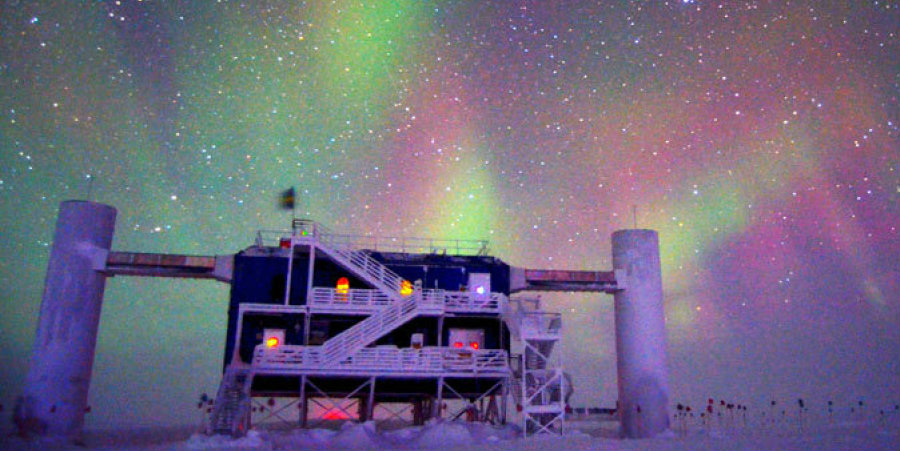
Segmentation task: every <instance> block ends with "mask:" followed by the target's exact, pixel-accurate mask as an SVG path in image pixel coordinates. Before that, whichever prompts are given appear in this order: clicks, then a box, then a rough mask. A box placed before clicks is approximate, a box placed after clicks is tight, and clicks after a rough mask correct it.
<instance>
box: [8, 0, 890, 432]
mask: <svg viewBox="0 0 900 451" xmlns="http://www.w3.org/2000/svg"><path fill="white" fill-rule="evenodd" d="M292 185H293V186H296V187H297V189H298V192H299V193H300V196H299V202H300V204H299V212H298V214H300V215H302V216H306V217H312V218H315V219H317V220H319V221H321V222H323V223H325V224H326V225H328V226H330V227H331V228H333V229H335V230H338V231H343V232H348V233H364V234H372V235H402V236H433V237H446V238H467V239H488V240H490V242H491V250H492V252H493V254H495V255H497V256H499V257H501V258H503V259H504V260H505V261H507V262H509V263H511V264H514V265H517V266H524V267H531V268H561V269H604V270H605V269H611V255H610V243H609V236H610V233H611V232H612V231H613V230H616V229H619V228H626V227H632V226H633V225H634V224H635V223H636V224H637V226H638V227H645V228H652V229H656V230H658V231H659V232H660V240H661V246H662V249H661V251H662V260H663V277H664V286H665V291H666V293H665V295H666V300H665V302H666V309H667V311H666V315H667V325H668V333H669V350H670V355H669V358H670V373H671V382H670V385H671V397H672V401H673V402H677V401H684V402H688V403H697V402H703V401H705V399H706V398H707V397H714V398H716V399H720V398H722V399H728V400H734V401H736V402H741V403H744V404H747V405H749V406H750V407H751V408H762V407H763V406H767V405H768V403H769V400H770V399H779V400H793V399H796V398H799V397H802V398H806V399H807V400H809V401H808V405H810V406H811V408H812V409H819V410H824V405H825V401H826V400H828V399H832V400H834V401H835V403H836V404H837V405H838V406H841V408H843V406H846V407H847V408H849V406H850V405H851V404H855V403H856V402H857V401H858V400H860V399H864V400H865V401H866V402H867V403H868V405H874V406H876V408H877V406H878V405H881V404H883V405H885V406H887V405H891V406H893V404H895V403H896V402H898V401H900V399H898V398H900V395H898V394H897V387H900V231H898V228H900V3H898V2H897V1H776V0H772V1H765V0H760V1H741V2H707V1H703V0H694V1H691V0H683V1H668V2H666V1H628V2H626V1H600V2H563V1H472V2H468V1H453V2H444V1H439V2H432V1H421V0H398V1H393V2H362V1H332V2H325V1H321V2H320V1H310V2H276V1H268V2H266V1H259V2H257V1H246V2H236V1H220V2H213V1H203V2H188V1H185V2H176V1H169V2H162V1H143V2H139V1H121V2H108V1H91V2H88V1H44V2H28V1H16V0H5V1H4V2H2V3H0V249H2V255H3V258H2V259H0V287H2V288H0V308H2V310H0V355H2V361H0V362H2V363H0V403H2V404H3V405H4V406H5V409H4V410H3V413H2V415H4V416H6V415H8V414H9V412H10V410H11V407H12V404H13V399H14V397H15V396H16V395H17V394H18V393H19V391H20V389H21V386H22V383H23V382H24V378H25V374H26V371H27V366H28V359H29V356H30V350H31V344H32V340H33V336H34V327H35V324H36V321H37V312H38V309H39V305H40V297H41V292H42V288H43V279H44V272H45V270H46V265H47V257H48V254H49V250H50V249H49V245H50V241H51V240H52V234H53V227H54V222H55V220H56V213H57V208H58V204H59V202H60V201H63V200H66V199H73V198H79V199H85V198H88V199H90V200H94V201H98V202H103V203H108V204H110V205H113V206H115V207H116V208H118V210H119V217H118V223H117V234H116V237H115V240H114V248H115V249H118V250H130V251H145V252H173V253H188V254H217V253H218V254H226V253H234V252H236V251H238V250H240V249H242V248H244V247H246V246H248V245H250V244H251V242H252V240H253V238H254V234H255V232H256V230H257V229H260V228H269V229H272V228H276V229H277V228H287V226H288V223H289V220H290V215H289V213H285V212H283V211H279V210H278V209H277V208H276V207H277V205H276V198H277V194H278V193H279V192H280V191H281V190H284V189H286V188H287V187H290V186H292ZM227 297H228V287H227V286H226V285H223V284H219V283H216V282H210V281H184V280H166V279H139V278H124V277H116V278H114V279H111V280H109V281H108V284H107V291H106V296H105V300H104V307H103V308H104V311H103V316H102V319H101V325H100V337H99V343H98V347H97V357H96V362H95V366H94V378H93V381H92V385H91V398H90V404H91V405H92V413H91V414H89V415H88V425H89V426H93V427H103V426H117V425H135V424H144V425H148V424H170V423H185V422H195V421H199V420H200V419H201V418H202V415H201V414H200V413H199V412H198V411H197V410H196V406H195V400H196V398H197V396H198V395H199V394H200V393H201V392H203V391H206V392H210V393H215V390H216V387H217V385H218V381H219V371H220V365H221V359H222V353H223V351H222V348H223V343H224V336H225V320H226V313H227ZM544 300H545V302H546V305H547V306H548V308H552V309H556V310H559V311H563V312H564V320H565V321H566V327H567V338H566V340H565V342H564V345H565V346H566V349H565V350H564V362H565V364H566V366H567V367H569V368H570V371H571V372H573V373H574V376H575V384H576V396H575V400H574V404H575V405H604V406H612V405H613V404H614V403H615V398H616V392H615V387H616V381H615V356H614V349H615V344H614V334H613V319H612V298H611V297H610V296H606V295H571V294H557V295H544ZM3 421H4V422H7V423H8V420H3Z"/></svg>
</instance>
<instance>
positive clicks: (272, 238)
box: [256, 219, 489, 255]
mask: <svg viewBox="0 0 900 451" xmlns="http://www.w3.org/2000/svg"><path fill="white" fill-rule="evenodd" d="M294 225H295V227H294V230H293V231H290V230H287V231H285V230H260V231H259V232H257V234H256V245H257V246H279V244H280V240H281V239H282V238H286V237H288V236H290V235H291V234H292V233H294V234H300V235H303V234H304V233H306V234H312V233H315V232H316V231H319V232H321V231H322V229H323V227H322V225H321V224H319V223H316V222H313V221H309V220H305V219H297V220H295V221H294ZM328 233H329V234H330V235H331V236H332V237H333V241H334V242H335V243H338V244H339V245H341V246H344V247H348V248H351V249H366V250H370V251H375V252H401V253H411V254H445V255H488V251H489V250H488V245H489V243H488V241H487V240H457V239H448V238H420V237H397V236H371V235H351V234H335V233H330V232H328Z"/></svg>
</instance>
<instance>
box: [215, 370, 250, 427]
mask: <svg viewBox="0 0 900 451" xmlns="http://www.w3.org/2000/svg"><path fill="white" fill-rule="evenodd" d="M252 384H253V373H252V371H250V369H249V368H234V367H229V368H228V369H227V370H226V371H225V374H224V375H223V376H222V382H221V383H220V384H219V392H218V394H217V395H216V400H215V403H214V405H213V411H212V413H211V414H210V418H209V426H208V428H207V434H209V435H212V434H224V435H230V436H232V437H242V436H244V435H245V434H246V433H247V430H248V429H250V386H251V385H252Z"/></svg>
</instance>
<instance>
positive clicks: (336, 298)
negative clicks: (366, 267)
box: [310, 287, 508, 314]
mask: <svg viewBox="0 0 900 451" xmlns="http://www.w3.org/2000/svg"><path fill="white" fill-rule="evenodd" d="M391 302H392V301H391V299H390V298H389V297H388V296H387V295H385V294H384V293H382V292H381V291H379V290H372V289H368V288H350V289H347V290H343V291H342V290H338V289H336V288H324V287H316V288H313V290H312V298H311V300H310V307H312V308H313V311H320V312H353V313H360V314H371V313H373V312H375V311H377V310H379V309H381V308H382V307H384V306H386V305H389V304H390V303H391ZM507 302H508V299H507V298H506V296H505V295H503V294H502V293H490V294H478V293H471V292H456V291H445V290H422V299H421V300H420V306H419V307H420V309H423V312H424V313H430V314H440V313H443V312H445V311H446V312H457V313H458V312H466V313H499V312H500V311H501V309H502V308H503V306H504V305H505V304H506V303H507Z"/></svg>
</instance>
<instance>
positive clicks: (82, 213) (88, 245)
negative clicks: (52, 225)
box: [15, 201, 116, 440]
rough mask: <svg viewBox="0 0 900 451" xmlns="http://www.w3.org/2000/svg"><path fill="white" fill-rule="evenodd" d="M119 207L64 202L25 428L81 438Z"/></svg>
mask: <svg viewBox="0 0 900 451" xmlns="http://www.w3.org/2000/svg"><path fill="white" fill-rule="evenodd" d="M115 224H116V209H115V208H113V207H111V206H109V205H103V204H98V203H94V202H87V201H65V202H62V203H61V204H60V206H59V217H58V218H57V220H56V234H55V235H54V238H53V247H52V248H51V250H50V260H49V262H48V265H47V276H46V280H45V282H44V294H43V297H42V299H41V310H40V316H39V318H38V325H37V332H36V334H35V340H34V348H33V350H32V357H31V366H30V368H29V370H28V376H27V377H26V379H25V387H24V390H23V394H22V398H21V399H20V401H19V406H18V408H17V409H16V413H15V421H16V424H17V425H18V427H19V429H20V432H22V433H23V434H38V435H46V436H54V437H63V438H67V439H73V440H79V439H80V438H81V437H80V436H81V432H82V428H83V426H84V413H85V408H86V406H87V399H88V388H89V386H90V382H91V370H92V367H93V364H94V347H95V346H96V344H97V328H98V325H99V322H100V309H101V306H102V304H103V288H104V286H105V284H106V276H105V275H103V273H102V272H100V270H102V269H103V268H104V267H105V265H106V257H107V255H108V253H109V249H110V246H111V245H112V239H113V232H114V230H115Z"/></svg>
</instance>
